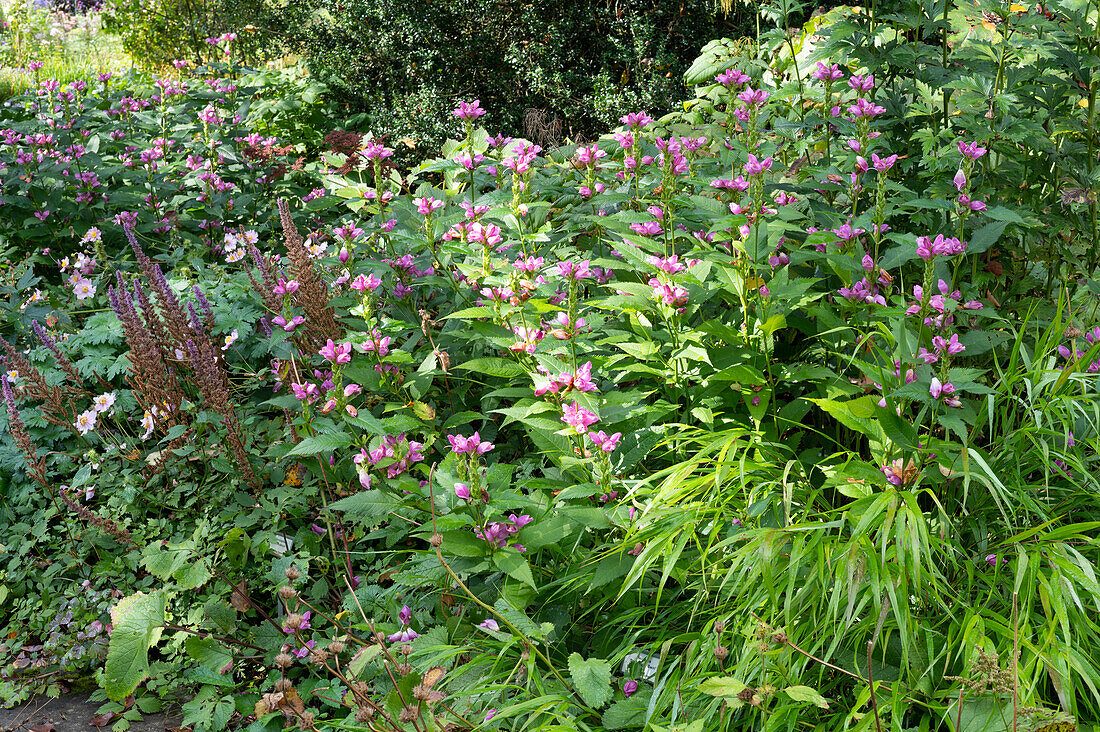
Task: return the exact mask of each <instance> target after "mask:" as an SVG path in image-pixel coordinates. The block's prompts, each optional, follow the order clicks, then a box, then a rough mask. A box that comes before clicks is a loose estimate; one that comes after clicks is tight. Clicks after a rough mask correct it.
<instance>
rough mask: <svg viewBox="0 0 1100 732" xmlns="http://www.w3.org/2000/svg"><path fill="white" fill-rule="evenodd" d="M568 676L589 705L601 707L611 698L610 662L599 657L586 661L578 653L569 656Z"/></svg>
mask: <svg viewBox="0 0 1100 732" xmlns="http://www.w3.org/2000/svg"><path fill="white" fill-rule="evenodd" d="M569 677H570V678H571V679H572V680H573V686H574V687H576V689H577V693H578V694H580V695H581V699H584V703H585V704H587V705H589V706H590V707H601V706H603V705H604V704H606V703H607V701H608V700H609V699H610V698H611V693H612V692H611V664H609V663H608V662H607V661H604V660H603V659H600V658H590V659H588V660H587V661H586V660H585V659H584V658H583V657H582V656H581V654H579V653H573V654H571V655H570V656H569Z"/></svg>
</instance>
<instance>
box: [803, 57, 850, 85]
mask: <svg viewBox="0 0 1100 732" xmlns="http://www.w3.org/2000/svg"><path fill="white" fill-rule="evenodd" d="M810 77H811V78H814V79H817V80H818V81H839V80H840V79H843V78H844V72H843V71H841V70H840V67H839V66H838V65H836V64H833V65H832V66H826V65H825V62H824V61H818V62H817V68H816V69H814V70H813V71H812V72H810Z"/></svg>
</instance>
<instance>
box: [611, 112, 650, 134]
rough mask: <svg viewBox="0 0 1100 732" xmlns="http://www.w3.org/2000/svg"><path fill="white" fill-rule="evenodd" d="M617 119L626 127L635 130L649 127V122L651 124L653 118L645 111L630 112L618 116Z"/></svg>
mask: <svg viewBox="0 0 1100 732" xmlns="http://www.w3.org/2000/svg"><path fill="white" fill-rule="evenodd" d="M619 121H620V122H622V123H623V124H624V125H626V126H627V127H631V128H633V129H636V130H640V129H642V128H645V127H649V126H650V125H651V124H653V118H652V117H650V116H649V115H648V114H646V113H645V112H631V113H630V114H625V115H623V116H622V117H620V118H619Z"/></svg>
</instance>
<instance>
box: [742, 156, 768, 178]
mask: <svg viewBox="0 0 1100 732" xmlns="http://www.w3.org/2000/svg"><path fill="white" fill-rule="evenodd" d="M771 168H772V159H771V158H770V157H769V158H764V159H763V160H757V158H756V156H755V155H753V154H752V153H749V161H748V162H747V163H745V174H746V175H748V176H750V177H751V176H754V175H761V174H762V173H764V172H765V171H767V170H771Z"/></svg>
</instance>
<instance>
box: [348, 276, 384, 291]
mask: <svg viewBox="0 0 1100 732" xmlns="http://www.w3.org/2000/svg"><path fill="white" fill-rule="evenodd" d="M381 284H382V280H380V279H378V278H377V277H375V276H374V275H373V274H369V275H359V276H358V277H356V278H355V279H354V280H352V283H351V289H353V290H355V291H356V292H367V291H368V290H370V291H371V292H374V291H375V290H377V289H378V286H379V285H381Z"/></svg>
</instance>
